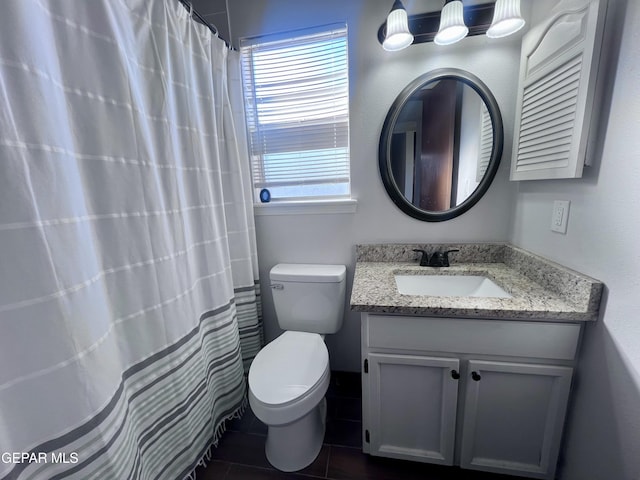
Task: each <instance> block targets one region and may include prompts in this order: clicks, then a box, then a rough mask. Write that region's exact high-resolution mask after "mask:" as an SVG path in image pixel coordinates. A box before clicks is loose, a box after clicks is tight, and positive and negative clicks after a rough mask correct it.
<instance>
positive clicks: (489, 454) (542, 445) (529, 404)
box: [460, 360, 572, 479]
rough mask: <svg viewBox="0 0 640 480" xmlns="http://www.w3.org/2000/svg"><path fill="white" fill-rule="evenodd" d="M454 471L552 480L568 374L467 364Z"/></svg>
mask: <svg viewBox="0 0 640 480" xmlns="http://www.w3.org/2000/svg"><path fill="white" fill-rule="evenodd" d="M468 371H469V375H468V378H467V379H466V381H467V384H466V397H465V404H464V424H463V431H462V452H461V462H460V466H461V467H462V468H470V469H476V470H485V471H490V472H496V473H512V474H513V473H517V474H519V475H524V476H528V477H533V478H545V479H547V478H548V479H552V478H553V475H554V472H555V467H556V462H557V458H558V450H559V447H560V437H561V435H562V427H563V423H564V416H565V411H566V407H567V399H568V396H569V387H570V384H571V373H572V369H571V368H567V367H556V366H549V365H528V364H516V363H502V362H484V361H475V360H472V361H470V362H469V369H468Z"/></svg>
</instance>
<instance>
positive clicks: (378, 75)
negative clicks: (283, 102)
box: [228, 0, 519, 371]
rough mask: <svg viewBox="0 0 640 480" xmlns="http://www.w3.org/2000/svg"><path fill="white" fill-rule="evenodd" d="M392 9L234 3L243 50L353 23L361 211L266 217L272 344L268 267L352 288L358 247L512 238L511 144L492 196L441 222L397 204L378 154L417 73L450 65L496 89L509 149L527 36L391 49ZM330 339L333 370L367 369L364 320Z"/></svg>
mask: <svg viewBox="0 0 640 480" xmlns="http://www.w3.org/2000/svg"><path fill="white" fill-rule="evenodd" d="M392 3H393V2H392V1H391V0H323V1H303V2H301V1H299V0H268V1H256V0H233V1H232V2H228V6H229V17H230V20H231V32H232V34H233V43H234V44H235V45H239V41H238V38H241V37H247V36H256V35H260V34H266V33H274V32H280V31H286V30H292V29H296V28H304V27H308V26H315V25H323V24H329V23H334V22H347V24H348V28H349V62H350V96H351V105H350V108H351V172H352V192H353V195H354V196H355V197H356V198H357V200H358V207H357V213H355V214H335V215H289V216H263V217H258V218H257V220H256V226H257V234H258V256H259V259H260V270H261V272H260V274H261V278H262V288H263V292H264V302H263V306H264V318H265V332H266V337H267V340H270V339H272V338H274V337H275V336H277V335H278V334H279V333H280V330H279V329H278V327H277V324H276V320H275V314H274V312H273V306H272V303H271V295H270V290H269V288H268V282H267V279H268V271H269V269H270V268H271V267H272V266H273V265H274V264H276V263H279V262H309V263H312V262H318V263H340V264H345V265H347V268H348V273H349V289H350V283H351V278H352V277H353V267H354V263H355V262H354V245H355V244H357V243H374V242H443V241H451V242H482V241H507V240H508V236H509V218H510V217H511V210H512V208H513V202H512V199H513V193H514V192H513V189H514V188H515V186H514V185H513V184H511V183H509V182H508V170H509V162H510V158H509V155H510V148H508V147H507V148H505V155H504V158H503V163H502V166H501V168H500V170H499V172H498V174H497V176H496V178H495V180H494V183H493V185H492V186H491V188H490V190H489V191H488V193H487V194H486V195H485V197H484V198H483V199H482V200H481V201H480V202H479V203H478V204H477V205H476V206H475V207H473V208H472V209H471V210H470V211H468V212H467V213H465V214H463V215H462V216H460V217H458V218H456V219H454V220H451V221H447V222H440V223H426V222H421V221H418V220H414V219H412V218H410V217H408V216H407V215H405V214H404V213H402V212H401V211H400V210H399V209H398V208H397V207H395V205H394V204H393V203H392V202H391V200H390V199H389V197H388V196H387V194H386V192H385V190H384V187H383V185H382V181H381V180H380V175H379V173H378V159H377V157H378V154H377V149H378V140H379V137H380V131H381V128H382V123H383V121H384V118H385V116H386V113H387V110H388V109H389V107H390V106H391V104H392V103H393V101H394V99H395V98H396V96H397V95H398V94H399V93H400V92H401V91H402V89H403V88H404V87H405V86H406V85H407V84H408V83H410V82H411V81H412V80H413V79H415V78H416V77H418V76H420V75H421V74H423V73H426V72H427V71H429V70H432V69H435V68H441V67H456V68H462V69H465V70H467V71H470V72H471V73H473V74H475V75H477V76H478V77H479V78H480V79H481V80H482V81H483V82H485V83H486V84H487V86H488V87H489V88H490V89H491V90H492V91H493V93H494V95H495V96H496V99H497V101H498V103H499V105H500V109H501V111H502V115H503V117H504V119H505V145H507V146H508V145H510V144H511V138H512V130H513V121H512V119H513V112H514V98H515V85H516V79H517V75H518V63H519V36H515V38H510V39H503V40H490V39H488V38H486V37H484V36H480V37H472V38H467V39H465V40H464V41H463V42H461V43H460V44H457V45H453V46H450V47H438V46H436V45H434V44H432V43H430V44H421V45H414V46H412V47H410V48H408V49H406V50H403V51H401V52H396V53H390V52H385V51H384V50H383V49H382V47H381V46H380V44H379V43H378V42H377V30H378V28H379V26H380V24H381V23H383V22H384V20H385V19H386V16H387V14H388V12H389V9H390V8H391V5H392ZM404 4H405V6H406V7H407V10H408V11H409V13H423V12H426V11H433V10H438V9H440V8H441V7H442V2H441V1H440V0H429V1H427V0H420V1H418V0H415V1H410V0H409V1H406V2H404ZM327 343H328V345H329V350H330V357H331V364H332V368H334V369H338V370H352V371H359V369H360V321H359V315H357V314H355V313H352V312H349V311H347V314H346V317H345V323H344V326H343V328H342V330H341V331H340V332H339V333H338V334H336V335H333V336H331V338H329V339H328V340H327Z"/></svg>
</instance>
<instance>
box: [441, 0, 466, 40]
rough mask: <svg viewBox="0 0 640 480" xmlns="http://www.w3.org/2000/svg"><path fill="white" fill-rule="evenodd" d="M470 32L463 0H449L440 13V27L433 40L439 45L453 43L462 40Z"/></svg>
mask: <svg viewBox="0 0 640 480" xmlns="http://www.w3.org/2000/svg"><path fill="white" fill-rule="evenodd" d="M468 33H469V28H467V26H466V25H465V23H464V17H463V6H462V1H461V0H447V1H446V3H445V4H444V7H443V8H442V12H441V13H440V28H439V29H438V33H437V34H436V36H435V38H434V39H433V41H434V42H435V43H436V44H438V45H451V44H452V43H456V42H459V41H460V40H462V39H463V38H464V37H466V36H467V34H468Z"/></svg>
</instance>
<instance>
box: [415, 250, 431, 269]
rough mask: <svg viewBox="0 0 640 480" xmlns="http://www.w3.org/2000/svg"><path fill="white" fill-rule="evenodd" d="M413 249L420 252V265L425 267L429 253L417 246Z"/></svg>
mask: <svg viewBox="0 0 640 480" xmlns="http://www.w3.org/2000/svg"><path fill="white" fill-rule="evenodd" d="M413 251H414V252H417V253H421V254H422V255H421V256H420V266H421V267H426V266H427V265H428V264H429V263H428V262H429V254H428V253H427V252H426V251H425V250H421V249H419V248H414V249H413Z"/></svg>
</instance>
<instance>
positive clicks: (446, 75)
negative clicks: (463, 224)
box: [378, 68, 504, 222]
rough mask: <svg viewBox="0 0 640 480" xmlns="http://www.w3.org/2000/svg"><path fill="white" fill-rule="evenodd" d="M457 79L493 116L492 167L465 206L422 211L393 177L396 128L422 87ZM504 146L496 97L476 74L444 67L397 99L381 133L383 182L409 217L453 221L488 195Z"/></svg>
mask: <svg viewBox="0 0 640 480" xmlns="http://www.w3.org/2000/svg"><path fill="white" fill-rule="evenodd" d="M445 79H453V80H459V81H461V82H463V83H465V84H466V85H468V86H469V87H471V88H473V90H475V91H476V93H477V94H478V95H480V98H482V100H483V101H484V103H485V105H486V106H487V109H488V110H489V116H490V117H491V123H492V126H493V148H492V151H491V158H490V159H489V165H488V166H487V171H486V172H485V174H484V177H482V180H481V181H480V183H479V184H478V186H477V187H476V189H475V190H474V191H473V193H472V194H471V195H470V196H469V197H468V198H467V199H466V200H465V201H464V202H462V203H461V204H459V205H456V206H455V207H453V208H451V209H449V210H445V211H442V212H436V211H428V210H422V209H420V208H418V207H416V206H415V205H413V204H412V203H411V202H409V201H408V200H407V199H406V198H405V197H404V195H402V193H401V192H400V189H399V188H398V185H397V184H396V181H395V179H394V178H393V174H392V172H391V152H390V148H391V134H392V132H393V127H394V125H395V123H396V120H397V119H398V116H399V115H400V112H401V110H402V108H403V107H404V105H405V103H406V102H407V100H408V99H409V97H411V95H413V94H414V93H415V92H416V91H417V90H418V89H420V88H422V87H423V86H424V85H426V84H427V83H429V82H433V81H436V80H445ZM503 147H504V128H503V125H502V115H501V114H500V108H499V107H498V102H496V99H495V98H494V96H493V94H492V93H491V91H490V90H489V88H488V87H487V86H486V85H485V84H484V83H483V82H482V81H481V80H480V79H479V78H478V77H476V76H475V75H473V74H471V73H469V72H465V71H464V70H459V69H455V68H441V69H437V70H433V71H431V72H428V73H426V74H424V75H421V76H420V77H418V78H416V79H415V80H414V81H413V82H411V83H410V84H409V85H407V86H406V87H405V89H404V90H402V92H401V93H400V95H398V97H397V98H396V100H395V101H394V102H393V104H392V105H391V108H390V109H389V113H388V114H387V117H386V118H385V120H384V124H383V126H382V133H381V134H380V144H379V148H378V164H379V167H380V175H381V177H382V183H383V184H384V188H385V189H386V190H387V193H388V194H389V197H391V200H393V202H394V203H395V204H396V206H397V207H398V208H400V210H402V211H403V212H404V213H406V214H407V215H410V216H412V217H413V218H417V219H418V220H423V221H427V222H442V221H444V220H450V219H452V218H455V217H457V216H459V215H462V214H463V213H464V212H466V211H467V210H469V209H470V208H471V207H473V206H474V205H475V204H476V203H478V201H479V200H480V199H481V198H482V196H483V195H484V194H485V193H486V192H487V190H488V189H489V186H490V185H491V182H493V179H494V178H495V176H496V172H497V171H498V167H499V166H500V160H501V159H502V149H503Z"/></svg>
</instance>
